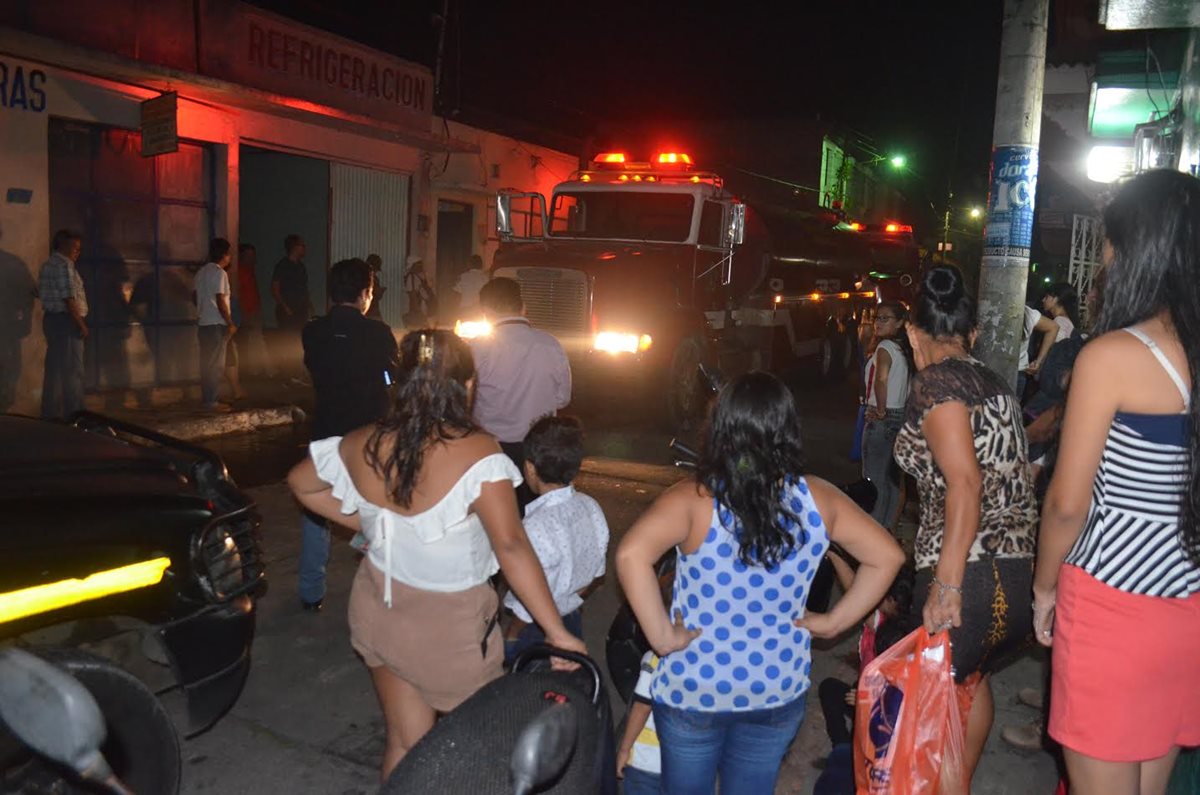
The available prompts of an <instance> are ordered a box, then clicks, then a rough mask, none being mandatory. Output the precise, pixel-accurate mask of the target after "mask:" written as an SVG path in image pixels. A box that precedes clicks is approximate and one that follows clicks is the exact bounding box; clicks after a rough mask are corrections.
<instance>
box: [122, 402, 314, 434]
mask: <svg viewBox="0 0 1200 795" xmlns="http://www.w3.org/2000/svg"><path fill="white" fill-rule="evenodd" d="M303 420H304V412H303V411H302V410H301V409H300V408H298V407H296V406H276V407H273V408H265V409H245V410H243V411H231V412H229V413H228V414H214V415H209V416H202V417H177V418H172V419H164V420H159V421H150V422H145V421H143V422H141V423H140V424H142V425H145V426H147V427H149V428H151V429H153V430H156V431H158V432H159V433H163V434H166V435H167V436H173V437H175V438H176V439H180V440H183V441H185V442H191V441H196V440H197V439H210V438H213V437H215V436H226V435H230V434H235V433H251V432H253V431H256V430H259V429H261V428H277V427H279V426H281V425H292V424H294V423H297V422H303Z"/></svg>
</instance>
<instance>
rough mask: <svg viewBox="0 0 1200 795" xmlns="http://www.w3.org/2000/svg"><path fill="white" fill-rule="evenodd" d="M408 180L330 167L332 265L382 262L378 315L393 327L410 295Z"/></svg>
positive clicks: (365, 170) (399, 323)
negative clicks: (371, 256)
mask: <svg viewBox="0 0 1200 795" xmlns="http://www.w3.org/2000/svg"><path fill="white" fill-rule="evenodd" d="M408 179H409V178H408V177H407V176H405V175H403V174H392V173H389V172H387V171H376V170H375V169H370V168H360V167H358V166H348V165H344V164H342V163H330V164H329V184H330V188H331V191H330V193H331V202H330V211H329V212H330V221H331V223H330V225H329V227H330V228H329V253H330V259H331V261H332V262H338V261H340V260H343V259H348V258H350V257H358V258H359V259H366V258H367V255H368V254H378V255H379V257H380V259H382V260H383V272H382V274H381V275H380V280H379V281H380V283H381V284H382V285H383V286H384V287H386V288H387V290H386V292H384V294H383V297H382V299H381V300H380V298H379V292H378V290H377V291H376V293H375V295H376V300H379V309H380V314H381V315H382V316H383V319H384V320H385V321H386V322H387V324H388V325H389V326H391V327H392V328H399V327H401V326H402V325H403V323H402V318H403V317H404V312H405V311H406V309H407V307H406V302H407V296H406V295H405V294H404V271H405V266H406V258H407V256H408V245H407V241H406V240H405V232H406V230H407V229H408Z"/></svg>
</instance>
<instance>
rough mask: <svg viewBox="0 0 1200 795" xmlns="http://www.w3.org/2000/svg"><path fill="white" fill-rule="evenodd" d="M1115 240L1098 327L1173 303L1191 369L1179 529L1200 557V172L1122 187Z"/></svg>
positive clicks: (1164, 173)
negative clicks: (1198, 176) (1185, 479)
mask: <svg viewBox="0 0 1200 795" xmlns="http://www.w3.org/2000/svg"><path fill="white" fill-rule="evenodd" d="M1104 233H1105V236H1106V237H1107V238H1108V242H1109V243H1110V244H1111V245H1112V248H1113V262H1112V265H1111V266H1110V267H1109V268H1107V269H1105V272H1104V288H1103V293H1102V297H1101V302H1100V303H1101V307H1100V318H1099V320H1098V321H1097V323H1096V334H1097V335H1099V334H1103V333H1104V332H1106V331H1114V330H1116V329H1122V328H1126V327H1128V326H1132V325H1135V324H1137V323H1141V322H1143V321H1145V320H1149V319H1150V318H1152V317H1154V316H1155V315H1157V314H1159V313H1161V312H1163V311H1166V312H1167V313H1168V314H1169V315H1170V317H1171V325H1172V326H1174V330H1175V336H1176V337H1177V338H1178V339H1179V344H1180V345H1182V346H1183V351H1184V354H1185V355H1186V356H1187V363H1188V370H1189V371H1190V375H1191V381H1192V382H1191V400H1190V402H1189V404H1188V413H1189V414H1190V415H1191V430H1190V431H1189V433H1190V438H1189V440H1188V482H1187V487H1186V488H1185V489H1184V493H1183V505H1182V508H1181V509H1180V517H1179V532H1180V535H1181V541H1182V542H1183V545H1184V548H1185V549H1186V550H1187V554H1188V557H1189V558H1191V560H1192V561H1193V562H1195V563H1200V180H1197V179H1196V178H1195V177H1190V176H1188V175H1186V174H1184V173H1182V172H1179V171H1169V170H1160V171H1148V172H1146V173H1144V174H1140V175H1138V176H1136V177H1134V178H1133V179H1131V180H1130V181H1129V182H1127V183H1126V184H1125V185H1124V186H1122V187H1121V188H1120V190H1118V191H1117V194H1116V196H1115V197H1114V198H1113V200H1112V202H1111V203H1110V204H1109V205H1108V207H1107V208H1105V210H1104Z"/></svg>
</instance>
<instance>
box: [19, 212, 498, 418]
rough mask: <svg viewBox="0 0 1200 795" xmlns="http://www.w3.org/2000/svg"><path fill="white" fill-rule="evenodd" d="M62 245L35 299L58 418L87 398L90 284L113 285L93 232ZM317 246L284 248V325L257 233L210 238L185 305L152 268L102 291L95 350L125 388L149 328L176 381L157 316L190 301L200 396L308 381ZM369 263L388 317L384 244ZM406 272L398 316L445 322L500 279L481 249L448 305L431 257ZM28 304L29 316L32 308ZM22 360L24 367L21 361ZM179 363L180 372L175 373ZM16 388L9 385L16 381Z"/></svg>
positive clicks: (375, 308)
mask: <svg viewBox="0 0 1200 795" xmlns="http://www.w3.org/2000/svg"><path fill="white" fill-rule="evenodd" d="M51 249H52V253H51V256H50V258H49V259H48V260H47V261H46V262H45V263H44V264H43V265H42V266H41V269H40V271H39V273H38V280H37V283H36V284H34V285H31V287H30V289H29V290H28V291H27V292H28V295H29V301H30V303H32V301H33V300H34V297H37V298H39V299H40V300H41V303H42V310H43V331H44V333H45V335H46V341H47V350H46V357H45V363H44V368H45V369H44V374H43V383H44V387H43V391H42V409H41V413H42V416H43V417H46V418H50V419H60V418H65V417H69V416H71V415H72V414H74V413H75V412H77V411H79V410H80V409H82V408H83V398H84V390H85V381H86V378H85V372H86V370H85V356H84V353H85V346H86V345H93V344H94V342H93V343H89V342H87V340H88V339H89V337H91V333H92V328H91V326H90V325H89V323H90V320H89V306H88V294H89V289H91V290H93V292H95V291H101V292H103V289H102V288H101V287H99V286H97V285H90V287H89V285H87V284H85V281H84V279H83V278H82V276H81V275H80V270H79V268H78V267H77V264H78V262H79V260H80V257H81V255H82V254H83V253H84V241H83V239H82V237H81V236H80V235H79V234H78V233H77V232H74V231H72V230H69V229H62V230H59V231H58V232H57V233H56V234H55V235H54V239H53V241H52V242H51ZM306 253H307V246H306V244H305V241H304V238H303V237H302V236H300V235H298V234H289V235H287V236H286V237H285V238H284V240H283V256H282V257H281V258H280V259H279V261H278V262H276V263H275V265H274V267H273V269H272V270H271V273H270V279H269V281H268V282H267V283H268V284H269V285H270V286H269V295H270V299H271V301H272V304H273V306H274V323H273V324H267V323H266V322H264V315H263V311H264V302H263V292H262V291H261V290H260V278H259V273H258V272H257V271H258V268H257V266H258V250H257V248H256V247H255V245H254V244H252V243H242V244H240V245H239V246H238V247H237V250H236V252H235V251H234V249H233V246H232V245H231V244H230V242H229V241H228V240H225V239H223V238H214V239H213V240H211V241H210V242H209V246H208V257H207V259H206V260H204V262H198V263H195V264H194V265H193V266H190V267H189V268H187V270H188V271H189V272H190V277H191V283H190V285H187V286H186V287H182V288H181V289H183V291H184V292H185V293H190V295H185V296H184V297H183V301H184V303H185V304H186V306H184V307H180V306H175V305H172V306H170V307H168V306H167V301H166V299H165V298H164V297H163V295H165V292H163V291H165V290H166V289H167V288H166V287H162V288H159V287H156V286H155V279H154V278H153V277H143V278H142V279H141V280H140V281H139V282H138V283H137V284H136V285H133V284H130V283H128V282H122V283H121V284H120V289H119V290H116V291H115V293H114V295H107V294H104V295H102V296H101V300H102V302H103V301H107V302H108V303H105V304H104V306H102V307H101V308H100V311H101V314H103V315H104V316H105V319H106V325H107V327H106V329H105V330H103V331H102V332H101V333H102V336H103V337H104V339H105V341H104V343H103V344H102V345H100V346H99V347H97V349H96V350H95V351H94V352H93V353H94V355H95V357H96V358H97V360H98V362H99V365H100V370H101V373H100V375H101V380H102V381H103V382H104V385H105V386H107V387H115V388H123V387H127V386H132V385H134V384H133V381H134V380H135V379H134V378H133V377H132V373H131V363H130V358H131V352H130V351H129V350H127V349H126V346H125V344H124V342H125V341H126V340H128V339H129V333H128V325H127V324H135V325H141V326H143V327H144V328H146V331H145V341H146V346H147V348H148V352H149V354H150V355H151V358H152V359H153V360H154V365H153V366H154V367H155V368H156V369H157V370H158V371H159V376H160V377H163V378H165V379H166V380H172V379H177V378H184V377H186V372H187V370H188V368H187V366H186V365H182V366H181V363H180V362H179V361H178V359H179V356H178V354H179V353H181V352H182V351H181V350H175V349H168V348H167V347H166V343H164V342H162V341H160V337H161V336H162V335H163V334H165V332H162V331H159V330H151V329H150V328H149V327H150V326H151V325H153V316H155V315H156V314H157V315H158V316H160V317H165V316H167V315H170V316H172V317H174V318H176V319H178V318H179V317H180V314H179V313H184V314H183V315H182V316H186V315H187V314H188V313H189V310H190V311H191V312H194V322H195V326H196V351H197V353H196V354H193V356H194V357H195V358H194V359H193V361H194V362H195V364H196V370H194V371H193V372H195V373H198V376H199V377H198V380H199V382H200V403H201V407H202V408H203V409H204V410H206V411H221V412H224V411H228V410H230V409H231V408H232V407H233V405H235V404H237V403H238V402H240V401H242V400H244V399H245V398H246V391H245V389H244V388H243V385H242V379H243V376H244V375H247V374H248V375H251V376H261V377H265V378H267V379H269V380H272V381H274V380H278V379H283V381H285V382H286V383H288V384H289V385H291V386H298V387H304V388H307V387H308V386H310V383H311V382H310V381H309V378H308V373H307V368H306V367H305V365H304V361H303V356H304V353H303V351H304V348H303V344H302V342H303V340H302V335H303V333H304V330H305V328H306V326H307V325H308V323H309V321H310V320H312V319H314V318H315V317H317V308H316V306H315V304H314V301H313V290H312V287H311V286H310V284H309V277H310V270H309V266H308V264H307V263H306V262H305V255H306ZM235 264H236V275H235V276H234V279H235V281H234V282H231V278H230V271H231V269H232V268H233V267H234V265H235ZM365 264H366V266H367V268H368V270H369V271H370V272H371V274H372V300H371V301H370V302H369V305H368V307H369V308H368V310H367V316H368V317H369V318H370V319H372V320H377V321H383V316H382V313H381V309H380V306H381V299H382V297H383V295H384V293H385V292H386V291H387V288H386V287H384V286H383V285H382V284H381V283H380V277H381V274H382V272H383V259H382V258H381V257H380V256H379V255H378V254H368V255H367V256H366V258H365ZM403 274H404V275H403V282H404V288H405V291H406V294H407V299H408V311H407V312H406V313H405V314H404V315H403V317H401V318H396V319H395V320H396V321H397V322H398V323H402V324H403V325H405V326H407V327H410V328H412V327H422V326H426V325H429V326H435V325H438V324H439V323H440V322H441V321H443V320H445V317H443V316H442V315H443V314H444V313H442V314H439V311H440V310H439V306H440V305H441V304H445V305H446V307H447V311H462V310H465V309H476V308H478V305H479V293H480V291H481V289H482V288H483V286H484V285H485V284H486V283H487V281H488V280H489V278H490V275H489V274H488V272H487V271H486V270H485V269H484V266H483V260H482V259H481V258H480V257H479V256H477V255H476V256H472V257H471V258H470V260H469V261H468V262H466V263H464V264H463V265H462V266H461V271H460V273H459V276H458V281H457V282H456V283H455V285H454V286H453V289H452V290H449V291H446V293H445V295H444V296H442V298H443V299H444V300H442V301H441V302H440V303H439V296H438V294H437V293H436V292H435V291H434V290H433V288H432V287H431V286H430V284H429V281H428V279H427V278H426V275H425V265H424V261H423V259H422V257H421V256H420V255H415V254H414V255H410V256H409V257H408V259H407V262H406V263H405V268H404V271H403ZM110 278H111V277H110ZM164 278H165V277H164ZM327 278H328V274H327ZM172 284H174V283H173V282H172ZM234 286H236V288H237V289H236V290H235V289H233V287H234ZM157 293H162V294H161V295H160V294H157ZM326 293H327V295H328V296H329V305H328V306H329V308H330V310H332V308H333V307H334V306H336V305H337V304H338V303H339V301H337V300H336V299H334V298H333V295H332V289H331V288H330V287H329V285H328V284H327V285H326ZM110 304H111V305H110ZM156 305H157V306H158V308H157V310H156V309H155V308H154V307H155V306H156ZM20 312H21V314H22V315H25V314H28V310H26V309H21V310H20ZM172 322H174V321H172ZM114 323H115V324H116V325H114ZM172 339H175V338H174V337H172ZM172 344H179V343H172ZM8 353H9V352H8V351H5V352H4V355H5V356H6V357H7V356H8ZM18 365H19V363H18ZM0 366H2V368H3V369H4V370H5V379H6V381H5V383H6V384H9V380H11V378H10V375H11V374H10V373H9V372H8V371H9V368H10V366H12V363H10V362H9V361H8V360H7V358H6V359H5V361H4V362H2V363H0ZM16 369H17V370H19V366H17V368H16ZM110 370H111V372H109V371H110ZM167 370H169V371H170V373H172V374H173V375H170V374H165V373H164V371H167ZM9 386H11V385H8V386H5V387H4V388H5V389H6V390H7V389H8V388H9ZM0 397H2V398H3V400H2V401H0V403H2V404H3V406H4V407H5V408H7V407H8V406H10V405H11V403H12V401H13V397H12V396H11V395H9V394H7V392H5V394H4V395H2V396H0Z"/></svg>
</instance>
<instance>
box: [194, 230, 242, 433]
mask: <svg viewBox="0 0 1200 795" xmlns="http://www.w3.org/2000/svg"><path fill="white" fill-rule="evenodd" d="M232 251H233V249H232V247H231V246H230V245H229V241H228V240H225V239H224V238H220V237H218V238H213V240H212V242H210V243H209V244H208V262H207V263H206V264H205V265H204V267H203V268H201V269H200V270H199V272H197V273H196V280H195V285H196V307H197V309H198V310H199V318H198V319H197V334H198V336H199V340H200V398H201V402H202V403H203V404H204V408H206V409H218V408H220V407H221V406H220V405H219V404H218V403H217V391H218V389H219V388H220V386H221V373H222V372H224V370H225V346H226V343H227V342H228V340H229V339H230V338H231V337H232V336H233V335H234V334H235V333H237V326H235V325H234V324H233V316H232V315H231V314H230V310H229V274H227V273H226V272H225V271H226V269H228V268H229V265H230V263H232V262H233V253H232Z"/></svg>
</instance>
